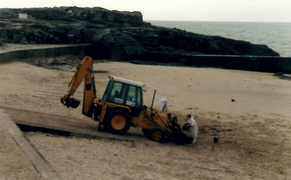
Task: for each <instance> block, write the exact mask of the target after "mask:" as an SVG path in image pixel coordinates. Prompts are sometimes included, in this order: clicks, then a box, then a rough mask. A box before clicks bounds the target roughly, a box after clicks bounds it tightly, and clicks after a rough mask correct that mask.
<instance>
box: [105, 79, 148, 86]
mask: <svg viewBox="0 0 291 180" xmlns="http://www.w3.org/2000/svg"><path fill="white" fill-rule="evenodd" d="M109 78H110V79H112V80H114V81H116V82H122V83H126V84H130V85H134V86H139V87H143V86H144V85H145V84H144V83H141V82H137V81H132V80H128V79H123V78H120V77H115V76H109Z"/></svg>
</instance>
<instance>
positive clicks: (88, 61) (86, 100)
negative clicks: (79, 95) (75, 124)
mask: <svg viewBox="0 0 291 180" xmlns="http://www.w3.org/2000/svg"><path fill="white" fill-rule="evenodd" d="M83 79H85V83H84V97H83V114H85V115H88V113H89V109H90V107H91V105H92V102H93V101H94V99H96V89H95V81H94V73H93V59H92V58H91V57H89V56H85V58H84V59H83V61H82V63H81V64H80V65H79V66H78V67H77V70H76V72H75V74H74V75H73V77H72V79H71V81H70V83H69V85H68V87H67V89H66V91H65V93H64V95H63V96H62V97H61V103H63V104H64V105H66V106H67V107H72V108H77V107H78V106H79V104H80V101H78V100H76V99H74V98H70V96H72V95H73V94H74V93H75V92H76V90H77V89H78V87H79V85H80V84H81V82H82V81H83Z"/></svg>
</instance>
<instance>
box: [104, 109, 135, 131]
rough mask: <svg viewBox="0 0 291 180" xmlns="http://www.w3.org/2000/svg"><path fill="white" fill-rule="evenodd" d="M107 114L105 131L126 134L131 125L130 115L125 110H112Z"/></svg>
mask: <svg viewBox="0 0 291 180" xmlns="http://www.w3.org/2000/svg"><path fill="white" fill-rule="evenodd" d="M107 113H108V114H106V118H105V122H104V123H103V125H104V127H105V129H106V130H107V131H109V132H111V133H113V134H125V133H126V132H127V131H128V129H129V128H130V124H131V123H130V116H129V114H128V113H127V112H126V111H125V110H123V109H112V110H110V111H108V112H107Z"/></svg>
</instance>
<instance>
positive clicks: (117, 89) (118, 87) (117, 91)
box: [109, 82, 126, 104]
mask: <svg viewBox="0 0 291 180" xmlns="http://www.w3.org/2000/svg"><path fill="white" fill-rule="evenodd" d="M125 88H126V85H125V84H122V83H120V82H114V84H113V87H112V90H111V94H110V96H109V102H113V103H117V104H123V101H124V97H125Z"/></svg>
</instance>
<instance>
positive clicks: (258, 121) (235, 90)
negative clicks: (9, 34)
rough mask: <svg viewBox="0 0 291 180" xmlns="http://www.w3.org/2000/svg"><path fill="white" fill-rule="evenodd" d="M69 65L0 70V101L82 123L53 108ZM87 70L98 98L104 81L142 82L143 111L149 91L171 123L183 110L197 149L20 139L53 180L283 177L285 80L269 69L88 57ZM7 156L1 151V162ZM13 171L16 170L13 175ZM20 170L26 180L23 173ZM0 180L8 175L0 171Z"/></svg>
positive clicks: (289, 169) (290, 171)
mask: <svg viewBox="0 0 291 180" xmlns="http://www.w3.org/2000/svg"><path fill="white" fill-rule="evenodd" d="M74 69H75V67H74V68H72V69H68V70H67V71H65V70H52V69H45V68H43V67H37V66H33V65H30V64H27V63H22V62H13V63H7V64H1V65H0V84H1V86H0V104H1V106H5V107H11V108H16V109H24V110H30V111H35V112H40V113H49V114H52V115H61V116H67V117H71V118H72V119H73V118H78V119H83V120H84V121H91V120H90V119H88V118H87V117H84V116H83V115H82V114H81V108H82V107H81V106H80V107H78V108H77V109H68V108H66V107H64V106H63V105H62V104H61V103H60V97H61V95H62V94H63V92H64V91H65V89H66V87H67V85H68V83H69V81H70V79H71V77H72V75H73V72H74ZM94 70H95V71H96V72H97V73H95V81H96V88H97V96H98V98H101V97H102V95H103V92H104V90H105V88H106V85H107V82H108V79H109V78H108V76H109V75H113V76H118V77H122V78H126V79H131V80H135V81H139V82H143V83H145V85H146V90H147V91H146V92H145V93H144V104H145V105H147V106H150V104H151V101H152V96H153V93H154V90H157V94H156V99H155V104H154V107H155V108H156V109H158V108H159V104H158V100H159V99H161V98H167V99H168V100H169V106H168V107H169V112H171V113H172V114H173V115H176V116H177V117H178V119H179V123H180V124H183V123H184V122H185V121H186V115H187V114H192V115H193V116H194V118H195V119H196V122H197V124H198V126H199V136H198V139H197V143H196V144H195V145H184V146H177V145H175V144H173V143H170V142H166V143H163V144H160V143H156V142H153V141H150V140H148V139H146V138H145V139H144V140H142V141H141V140H136V141H133V142H131V141H120V140H109V139H86V138H80V137H63V136H57V135H52V134H45V133H40V132H29V133H26V136H27V137H28V138H29V139H30V141H31V142H32V143H33V144H34V145H35V147H36V148H37V149H38V150H39V151H40V153H41V154H42V155H43V156H44V157H45V159H46V160H47V161H48V162H49V163H50V165H51V166H52V167H53V168H54V169H55V170H56V172H57V173H58V174H59V175H60V177H61V178H62V179H64V180H74V179H76V180H79V179H88V180H89V179H122V180H128V179H132V180H133V179H142V180H150V179H183V180H184V179H245V180H249V179H266V180H267V179H289V178H290V177H291V155H290V151H291V121H290V119H291V91H290V89H291V81H290V79H289V78H287V79H280V78H278V77H276V76H274V74H273V73H262V72H250V71H238V70H225V69H216V68H194V67H170V66H150V65H136V64H130V63H122V62H109V61H105V60H104V61H96V62H95V64H94ZM286 76H288V77H289V75H286ZM82 87H83V86H82V85H81V87H80V88H79V89H78V91H77V92H76V93H75V95H74V97H75V98H77V99H79V100H82V96H83V92H82V90H83V88H82ZM19 116H21V114H20V115H19ZM0 128H1V127H0ZM137 131H140V130H139V129H137ZM213 137H219V143H217V144H214V143H213ZM7 153H8V152H7V151H1V153H0V156H1V157H4V156H5V155H6V154H7ZM7 158H8V159H9V158H10V159H12V160H13V161H17V160H19V161H21V160H22V159H23V157H18V156H14V157H13V156H9V157H7ZM7 158H6V159H4V160H5V162H6V163H7V162H8V161H9V160H8V159H7ZM17 158H19V159H17ZM1 159H3V158H1ZM5 167H6V166H5V165H0V172H5V169H4V168H5ZM21 168H25V166H24V165H23V166H20V168H18V170H19V171H21ZM15 171H16V169H15ZM25 172H26V173H27V174H31V172H30V170H25ZM32 176H33V177H34V178H35V179H37V177H38V176H37V175H32ZM10 177H12V178H10ZM26 177H27V178H23V179H31V176H28V175H27V176H26ZM1 178H2V179H17V177H16V178H13V176H12V175H11V174H9V177H7V176H5V174H2V173H1V175H0V179H1Z"/></svg>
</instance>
